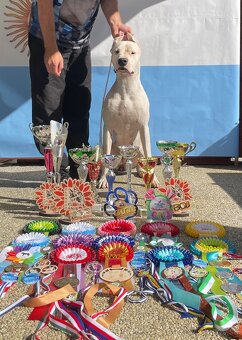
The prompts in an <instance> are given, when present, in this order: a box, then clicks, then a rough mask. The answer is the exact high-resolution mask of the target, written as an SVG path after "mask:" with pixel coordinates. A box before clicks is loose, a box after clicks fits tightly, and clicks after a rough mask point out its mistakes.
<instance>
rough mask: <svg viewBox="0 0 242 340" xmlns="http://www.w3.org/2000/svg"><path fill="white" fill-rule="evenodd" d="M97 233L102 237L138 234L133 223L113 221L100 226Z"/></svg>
mask: <svg viewBox="0 0 242 340" xmlns="http://www.w3.org/2000/svg"><path fill="white" fill-rule="evenodd" d="M97 232H98V234H99V235H101V236H104V235H113V234H124V235H134V234H135V233H136V226H135V224H134V223H132V222H131V221H127V220H121V219H120V220H113V221H108V222H105V223H103V224H102V225H100V226H99V227H98V229H97Z"/></svg>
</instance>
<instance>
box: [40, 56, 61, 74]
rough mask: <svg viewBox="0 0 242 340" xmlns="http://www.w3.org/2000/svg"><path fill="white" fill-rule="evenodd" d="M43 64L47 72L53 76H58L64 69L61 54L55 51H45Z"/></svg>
mask: <svg viewBox="0 0 242 340" xmlns="http://www.w3.org/2000/svg"><path fill="white" fill-rule="evenodd" d="M44 62H45V66H46V69H47V72H48V73H50V74H53V75H55V76H60V74H61V71H62V69H63V67H64V61H63V57H62V55H61V53H60V52H59V51H58V50H57V51H48V50H45V55H44Z"/></svg>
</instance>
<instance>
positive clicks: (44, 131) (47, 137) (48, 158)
mask: <svg viewBox="0 0 242 340" xmlns="http://www.w3.org/2000/svg"><path fill="white" fill-rule="evenodd" d="M29 128H30V131H31V132H32V134H33V135H34V137H35V138H37V139H38V141H39V142H40V144H41V145H42V146H43V147H44V159H45V168H46V180H47V182H53V178H54V164H53V157H52V147H51V134H50V125H36V126H34V125H33V124H32V123H30V124H29Z"/></svg>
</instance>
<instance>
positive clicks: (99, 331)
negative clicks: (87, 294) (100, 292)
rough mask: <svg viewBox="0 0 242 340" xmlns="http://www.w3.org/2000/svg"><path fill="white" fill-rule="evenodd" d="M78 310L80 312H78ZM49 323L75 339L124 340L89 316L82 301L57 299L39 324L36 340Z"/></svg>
mask: <svg viewBox="0 0 242 340" xmlns="http://www.w3.org/2000/svg"><path fill="white" fill-rule="evenodd" d="M77 310H78V311H79V313H77ZM57 312H58V315H59V314H61V315H62V316H63V317H65V319H66V320H64V319H59V318H57V317H56V314H57ZM49 323H50V324H51V325H53V326H54V327H56V328H57V329H59V330H62V331H63V332H65V333H68V334H70V335H72V336H73V338H74V339H83V340H87V339H93V340H122V339H121V338H119V337H118V336H116V335H115V334H114V333H112V332H111V331H109V330H108V329H107V328H105V327H103V326H102V325H100V324H99V323H98V322H97V321H96V320H94V319H93V318H92V317H90V316H88V315H87V314H86V313H85V312H84V304H83V302H81V301H76V302H70V301H63V302H60V301H56V302H54V303H52V304H51V306H50V308H49V311H48V314H47V315H46V317H45V319H44V320H43V321H42V322H40V323H39V325H38V328H37V332H36V333H35V338H34V339H35V340H40V338H39V336H38V334H39V333H40V331H41V330H42V329H43V328H44V327H46V326H47V325H48V324H49Z"/></svg>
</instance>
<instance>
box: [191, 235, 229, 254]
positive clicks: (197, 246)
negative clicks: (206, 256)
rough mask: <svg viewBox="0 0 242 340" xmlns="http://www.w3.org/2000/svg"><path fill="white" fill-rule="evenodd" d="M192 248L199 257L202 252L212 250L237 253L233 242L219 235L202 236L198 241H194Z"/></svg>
mask: <svg viewBox="0 0 242 340" xmlns="http://www.w3.org/2000/svg"><path fill="white" fill-rule="evenodd" d="M190 250H191V252H192V253H193V254H195V255H197V256H199V257H200V256H201V255H202V253H210V252H218V253H226V252H230V253H235V247H234V245H233V244H232V243H230V242H229V241H226V240H223V239H220V238H218V237H202V238H200V239H199V240H197V241H193V243H192V244H191V245H190Z"/></svg>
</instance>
